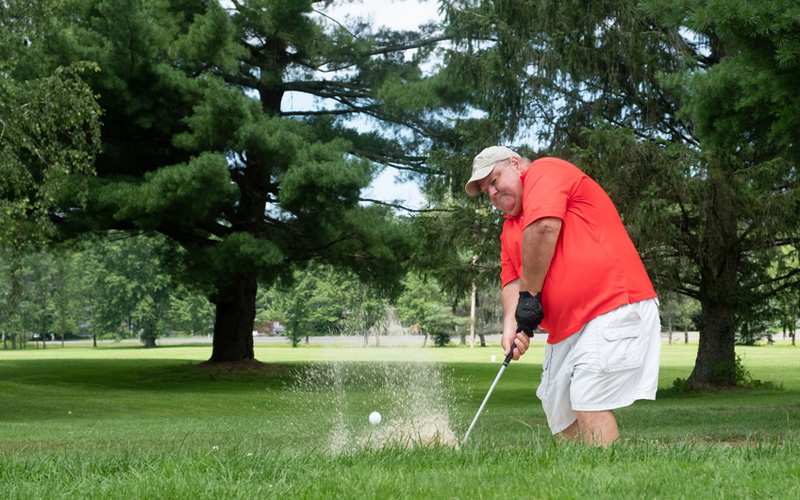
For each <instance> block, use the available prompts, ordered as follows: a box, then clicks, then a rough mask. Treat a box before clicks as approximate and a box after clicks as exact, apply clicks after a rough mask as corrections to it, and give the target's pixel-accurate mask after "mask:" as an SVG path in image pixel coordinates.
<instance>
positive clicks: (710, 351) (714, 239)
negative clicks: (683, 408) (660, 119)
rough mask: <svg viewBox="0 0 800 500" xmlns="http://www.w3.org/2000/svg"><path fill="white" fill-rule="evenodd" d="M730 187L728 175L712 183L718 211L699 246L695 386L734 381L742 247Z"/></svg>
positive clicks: (713, 199)
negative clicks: (698, 318)
mask: <svg viewBox="0 0 800 500" xmlns="http://www.w3.org/2000/svg"><path fill="white" fill-rule="evenodd" d="M715 174H716V175H720V174H719V172H716V173H715ZM729 191H730V186H729V185H727V184H726V182H725V181H717V182H716V183H715V184H714V188H713V189H712V191H711V199H710V203H711V205H712V207H713V209H714V210H713V212H712V213H713V214H714V215H713V216H712V217H711V219H710V220H709V221H707V222H706V224H707V227H706V228H705V234H704V238H703V240H704V242H705V245H704V247H703V248H702V249H701V250H700V251H701V252H702V253H701V255H702V257H701V262H702V263H701V266H700V291H701V296H700V306H701V313H700V318H701V321H700V322H701V327H700V345H699V347H698V349H697V360H696V361H695V366H694V370H692V374H691V375H690V376H689V384H690V386H691V387H692V388H694V389H707V388H710V387H714V386H733V385H736V350H735V345H736V311H737V310H738V308H740V307H741V306H742V304H741V303H740V302H741V301H740V300H739V299H738V295H739V294H738V293H737V292H738V289H739V286H740V285H739V282H738V272H739V263H740V259H741V249H740V247H739V243H738V234H737V227H736V219H735V218H734V217H733V216H732V215H731V211H732V207H731V206H730V201H729V200H730V199H733V196H732V195H730V194H729Z"/></svg>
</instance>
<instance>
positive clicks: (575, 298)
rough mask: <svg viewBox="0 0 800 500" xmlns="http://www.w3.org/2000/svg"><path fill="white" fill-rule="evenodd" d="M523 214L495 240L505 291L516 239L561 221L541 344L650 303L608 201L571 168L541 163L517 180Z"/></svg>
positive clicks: (518, 251) (545, 293) (645, 281)
mask: <svg viewBox="0 0 800 500" xmlns="http://www.w3.org/2000/svg"><path fill="white" fill-rule="evenodd" d="M521 179H522V186H523V201H522V212H520V215H519V216H517V217H511V216H506V221H505V223H504V224H503V234H502V236H501V243H502V253H501V264H502V271H501V273H500V278H501V281H502V283H503V286H504V287H505V286H506V285H507V284H508V283H509V282H510V281H512V280H515V279H517V278H520V277H521V276H522V232H523V230H524V229H525V227H527V226H528V225H529V224H530V223H532V222H534V221H536V220H537V219H541V218H544V217H557V218H559V219H561V221H562V226H561V234H560V235H559V237H558V243H557V244H556V249H555V253H554V255H553V260H552V261H551V262H550V268H549V269H548V270H547V277H546V278H545V281H544V287H543V289H542V307H543V309H544V315H545V317H544V321H542V324H541V327H542V329H543V330H546V331H547V332H549V335H548V337H547V342H548V343H550V344H555V343H558V342H561V341H562V340H564V339H566V338H567V337H569V336H570V335H572V334H574V333H577V332H578V331H579V330H580V329H581V328H583V325H584V324H585V323H586V322H588V321H590V320H591V319H593V318H596V317H597V316H599V315H601V314H604V313H607V312H609V311H612V310H614V309H616V308H617V307H619V306H622V305H624V304H631V303H634V302H639V301H642V300H646V299H650V298H654V297H656V293H655V290H654V289H653V285H652V283H651V282H650V278H649V277H648V276H647V272H646V271H645V269H644V265H643V264H642V260H641V258H639V254H638V253H637V252H636V248H634V246H633V242H632V241H631V239H630V237H629V236H628V233H627V232H626V231H625V227H624V226H623V225H622V220H621V219H620V217H619V214H618V213H617V209H616V208H615V207H614V204H613V202H612V201H611V198H609V197H608V195H607V194H606V192H605V191H603V188H601V187H600V186H599V185H598V184H597V183H596V182H595V181H593V180H592V179H591V178H589V176H587V175H586V174H584V173H583V172H582V171H581V170H579V169H578V168H577V167H576V166H574V165H572V164H571V163H569V162H566V161H564V160H559V159H557V158H541V159H539V160H536V161H535V162H533V163H532V164H531V166H530V167H529V168H528V170H526V171H525V172H524V173H523V174H522V176H521Z"/></svg>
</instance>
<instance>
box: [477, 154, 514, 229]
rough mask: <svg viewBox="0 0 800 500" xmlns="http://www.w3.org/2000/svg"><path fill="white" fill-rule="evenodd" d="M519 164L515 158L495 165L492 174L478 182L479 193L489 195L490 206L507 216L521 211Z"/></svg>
mask: <svg viewBox="0 0 800 500" xmlns="http://www.w3.org/2000/svg"><path fill="white" fill-rule="evenodd" d="M519 167H520V162H519V161H517V159H516V158H510V159H509V160H508V161H501V162H499V163H497V164H495V166H494V169H492V173H490V174H489V175H487V176H486V177H484V178H483V179H481V180H479V181H478V186H479V187H480V188H481V191H483V192H484V193H486V194H488V195H489V198H491V200H492V205H494V206H495V208H497V209H498V210H500V211H502V212H505V213H507V214H509V215H519V213H520V212H521V211H522V180H521V179H520V178H519V176H520V173H521V171H520V170H519Z"/></svg>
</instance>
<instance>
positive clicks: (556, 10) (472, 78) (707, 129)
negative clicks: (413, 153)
mask: <svg viewBox="0 0 800 500" xmlns="http://www.w3.org/2000/svg"><path fill="white" fill-rule="evenodd" d="M793 9H795V7H794V6H793V5H791V4H789V3H783V2H779V3H774V2H768V3H759V2H755V1H752V2H751V1H741V2H713V1H709V2H702V1H701V2H662V1H660V0H652V1H647V2H642V3H638V2H634V1H632V0H614V1H609V2H570V3H564V2H557V1H542V2H537V3H536V4H534V5H531V4H529V3H526V2H519V1H508V2H478V3H474V2H459V1H452V2H446V3H445V11H446V13H447V17H448V21H449V29H450V30H452V31H453V32H454V33H455V34H454V35H453V36H454V37H455V38H457V39H459V40H460V42H459V44H458V46H457V47H456V48H455V50H453V51H452V52H451V53H450V55H449V59H448V66H449V68H450V70H451V71H458V72H459V74H460V75H461V78H462V79H464V80H467V85H469V86H471V87H473V88H475V87H477V88H480V87H481V86H483V88H484V91H483V93H482V94H481V93H479V92H478V94H480V95H482V97H480V98H475V100H474V101H473V103H474V104H473V105H474V106H475V107H476V109H479V110H485V112H486V116H487V118H486V119H488V120H490V121H491V122H492V123H497V122H499V123H500V125H499V129H500V130H501V133H500V134H498V139H500V140H505V141H514V140H519V141H526V140H531V137H530V136H531V135H533V134H534V133H535V134H536V138H538V140H539V141H542V142H541V143H540V145H539V147H538V148H537V149H540V150H541V151H540V152H546V153H548V154H552V155H560V156H565V157H567V158H568V159H570V160H572V161H573V162H575V163H576V164H578V166H579V167H581V168H582V169H584V170H585V171H586V172H587V173H588V174H589V175H591V176H592V177H594V178H595V179H597V180H598V181H599V182H600V184H601V185H603V186H604V187H605V188H606V190H607V191H608V192H609V194H610V196H611V198H612V199H613V200H614V202H615V203H616V204H617V207H618V209H619V210H620V212H621V214H622V216H623V221H624V222H625V224H626V226H627V227H628V230H629V233H630V234H631V237H632V238H633V240H634V243H635V244H636V245H637V248H639V250H640V252H641V253H642V254H643V258H644V260H645V264H646V265H647V267H648V269H649V271H650V274H651V277H652V278H654V281H655V282H656V285H657V286H658V287H660V288H663V289H669V287H670V286H673V287H674V289H675V290H677V291H678V292H680V293H682V294H684V295H687V296H689V297H692V298H695V299H697V300H698V301H699V302H700V304H701V308H702V312H701V325H700V330H701V334H700V346H699V349H698V356H697V360H696V363H695V367H694V370H693V372H692V374H691V376H690V378H689V383H690V384H691V385H692V386H693V387H695V388H703V387H707V386H709V385H733V384H735V383H736V378H735V373H736V364H737V358H736V355H735V352H734V344H735V332H736V328H737V324H738V322H739V321H740V320H741V319H742V318H744V317H745V315H746V314H748V312H751V311H754V310H755V308H756V307H757V305H758V304H760V303H762V302H763V301H764V300H765V299H766V298H767V297H769V296H771V295H774V294H775V293H778V292H780V291H781V290H783V289H787V288H794V287H796V286H798V273H800V270H798V269H797V268H794V269H792V268H790V267H788V266H784V267H783V269H784V270H785V272H784V273H783V274H781V275H778V276H770V275H769V273H768V272H767V271H768V269H769V267H770V266H771V265H772V262H774V261H775V260H776V259H781V258H782V256H783V255H786V254H787V253H793V252H795V251H796V250H795V249H794V246H795V242H796V241H797V239H798V236H800V234H798V224H797V220H798V213H797V210H798V207H800V204H798V199H797V197H798V190H797V189H796V188H797V169H796V161H797V136H796V134H797V132H796V130H797V127H792V126H790V123H791V122H792V120H793V118H790V117H791V116H796V111H797V108H798V106H800V100H799V99H800V98H799V97H798V96H797V93H796V91H795V83H794V82H796V81H797V76H798V61H797V57H796V54H797V41H796V37H794V36H793V33H794V32H795V31H796V30H795V31H793V30H794V19H795V17H796V14H793V12H794V10H793ZM491 76H498V78H491ZM486 82H491V87H489V86H488V85H487V83H486ZM526 126H528V127H531V128H530V131H531V132H532V133H530V134H528V135H527V136H523V135H521V134H520V131H521V130H524V127H526ZM523 137H525V138H524V139H523ZM466 175H467V169H466V168H463V166H462V168H461V171H460V172H458V173H457V174H455V175H453V178H454V180H455V181H456V182H454V186H457V187H458V189H463V188H462V186H463V182H461V181H462V180H465V178H466ZM458 189H455V187H454V191H458ZM787 246H788V247H789V248H792V252H784V251H783V250H785V249H786V248H787Z"/></svg>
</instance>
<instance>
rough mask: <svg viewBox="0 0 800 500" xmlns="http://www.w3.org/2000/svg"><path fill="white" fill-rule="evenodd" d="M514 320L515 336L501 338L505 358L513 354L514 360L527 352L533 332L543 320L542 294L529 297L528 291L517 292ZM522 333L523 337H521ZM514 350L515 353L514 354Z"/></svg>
mask: <svg viewBox="0 0 800 500" xmlns="http://www.w3.org/2000/svg"><path fill="white" fill-rule="evenodd" d="M514 318H515V319H516V320H517V331H516V334H515V336H514V337H513V338H508V337H504V338H503V348H505V354H506V356H509V355H512V354H513V356H512V359H515V360H516V359H519V358H520V356H522V355H523V354H525V351H527V350H528V346H529V345H530V338H531V337H533V331H534V330H536V328H538V327H539V324H540V323H541V322H542V320H543V319H544V310H543V309H542V292H538V293H537V294H536V295H531V293H530V292H528V291H524V292H519V302H517V310H516V312H515V313H514ZM523 333H524V334H525V335H522V334H523ZM509 340H510V342H509ZM515 349H516V351H517V352H516V353H514V350H515Z"/></svg>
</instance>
